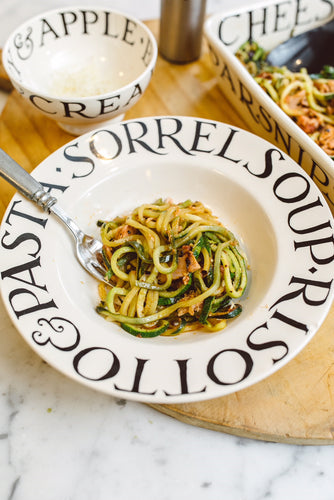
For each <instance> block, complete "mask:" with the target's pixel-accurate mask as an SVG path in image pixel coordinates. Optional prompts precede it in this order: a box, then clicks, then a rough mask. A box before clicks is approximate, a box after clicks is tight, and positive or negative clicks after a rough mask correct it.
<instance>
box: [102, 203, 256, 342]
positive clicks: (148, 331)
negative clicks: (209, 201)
mask: <svg viewBox="0 0 334 500" xmlns="http://www.w3.org/2000/svg"><path fill="white" fill-rule="evenodd" d="M97 224H98V226H99V227H100V231H101V239H102V242H103V249H102V254H101V259H100V260H101V263H102V264H103V265H104V267H105V270H106V274H105V277H106V279H107V280H108V281H109V283H110V286H108V285H105V284H102V283H101V284H100V285H99V295H100V299H101V300H100V304H99V305H98V306H97V308H96V310H97V312H98V313H99V314H100V315H102V316H103V317H104V318H105V319H106V320H109V321H116V322H118V323H119V324H120V326H121V327H122V328H123V329H124V330H126V331H127V332H129V333H131V334H132V335H135V336H138V337H156V336H158V335H164V336H166V335H167V336H168V335H169V336H170V335H176V334H179V333H180V332H181V331H189V330H199V329H200V330H205V331H208V332H215V331H219V330H222V329H223V328H225V326H226V325H227V323H228V320H230V319H232V318H235V317H236V316H238V315H239V314H240V313H241V311H242V307H241V305H240V304H236V303H235V302H234V299H239V298H240V297H241V296H242V295H243V294H244V292H245V289H246V286H247V261H246V257H245V255H244V254H243V252H242V251H241V249H240V246H239V243H238V241H237V240H236V238H235V237H234V235H233V234H232V233H231V232H230V231H229V230H228V229H226V228H225V227H224V226H223V225H222V224H221V223H220V222H219V220H218V219H217V217H215V216H214V215H213V214H212V212H211V211H210V210H209V209H208V208H206V207H205V206H204V205H203V204H202V203H200V202H198V201H196V202H192V201H190V200H187V201H185V202H183V203H178V204H174V203H173V202H172V201H169V200H157V201H156V202H155V203H152V204H144V205H141V206H140V207H138V208H136V209H135V210H134V211H133V212H132V213H131V214H130V215H128V216H124V217H117V218H115V219H114V220H112V221H98V223H97Z"/></svg>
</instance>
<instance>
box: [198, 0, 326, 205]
mask: <svg viewBox="0 0 334 500" xmlns="http://www.w3.org/2000/svg"><path fill="white" fill-rule="evenodd" d="M332 16H333V9H332V6H331V4H330V3H329V2H323V1H321V0H304V1H303V5H302V6H301V4H300V2H299V1H298V0H291V1H289V2H285V1H284V0H269V1H268V0H267V1H266V2H261V3H258V4H252V5H245V6H243V7H240V8H235V9H231V10H225V11H224V12H220V13H217V14H214V15H213V16H211V17H210V18H209V19H208V20H207V21H206V24H205V27H204V32H205V35H206V38H207V40H208V43H209V48H210V55H211V58H210V59H211V62H212V68H213V70H214V72H215V73H216V75H217V81H218V84H219V86H220V88H221V90H222V91H223V94H224V96H225V98H226V99H227V100H228V101H229V102H230V103H231V104H232V105H233V106H234V107H235V109H236V110H237V111H238V113H239V114H240V116H242V117H243V120H244V121H245V122H246V123H247V127H248V128H249V130H251V131H252V132H253V133H255V134H257V135H260V136H261V137H263V138H264V139H266V140H268V141H270V142H272V143H273V144H274V145H275V146H277V147H279V148H281V149H282V150H283V151H285V152H287V153H288V154H289V155H290V156H291V157H292V158H293V159H294V160H295V161H296V162H297V163H299V165H301V167H302V168H303V169H304V170H305V171H306V172H307V173H308V174H309V175H310V177H311V178H312V179H313V181H314V182H315V183H316V184H317V185H318V187H319V188H320V190H321V192H322V193H323V195H324V196H325V199H326V200H327V202H328V204H329V206H330V208H331V210H332V212H333V213H334V163H333V160H332V159H331V158H330V156H328V155H327V154H326V153H325V152H324V151H323V150H322V149H321V148H320V147H319V146H318V145H317V144H316V143H315V142H314V141H313V140H312V139H311V138H310V137H309V136H308V135H307V134H305V132H303V130H302V129H301V128H299V127H298V126H297V124H296V123H295V122H294V121H293V120H291V118H290V117H289V116H288V115H286V114H285V113H284V111H283V110H282V109H281V108H280V107H279V106H278V105H277V104H276V103H275V102H274V101H273V100H272V99H271V98H270V97H269V96H268V95H267V94H266V93H265V92H264V91H263V90H262V89H261V87H260V86H259V85H258V84H257V83H256V81H255V80H254V79H253V77H252V76H251V75H250V74H249V73H248V71H247V69H246V68H245V67H244V66H243V65H242V63H241V62H240V61H239V60H238V59H237V57H236V56H235V55H234V54H235V52H236V51H237V50H238V49H239V47H240V46H241V45H242V44H243V43H244V42H246V41H247V40H249V39H252V40H254V41H257V42H258V43H259V44H260V45H261V46H262V47H263V48H264V49H265V50H267V51H271V50H272V49H274V48H275V47H276V46H277V45H279V44H280V43H282V42H284V41H285V40H287V39H288V38H289V37H290V36H291V34H293V35H298V34H299V33H301V32H305V31H308V30H310V29H312V28H314V27H317V26H319V25H322V24H324V23H326V22H328V21H329V20H330V19H331V17H332ZM220 104H221V106H224V98H222V100H221V103H220Z"/></svg>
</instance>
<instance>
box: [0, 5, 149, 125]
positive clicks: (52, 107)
mask: <svg viewBox="0 0 334 500" xmlns="http://www.w3.org/2000/svg"><path fill="white" fill-rule="evenodd" d="M157 53H158V49H157V43H156V40H155V38H154V36H153V34H152V32H151V31H150V30H149V29H148V28H147V27H146V26H145V25H144V24H143V23H142V22H141V21H139V20H138V19H135V18H133V17H129V16H128V15H126V14H122V13H120V12H117V11H114V10H110V9H105V8H95V7H92V8H90V7H79V6H76V7H67V8H61V9H55V10H51V11H49V12H46V13H42V14H39V15H38V16H36V17H34V18H32V19H30V20H29V21H27V22H25V23H24V24H22V25H21V26H19V27H18V28H17V29H16V30H15V31H14V32H13V33H12V34H11V35H10V36H9V38H8V40H7V42H6V43H5V46H4V50H3V64H4V67H5V69H6V71H7V73H8V75H9V78H10V79H11V81H12V83H13V85H14V87H15V88H16V90H17V91H18V92H19V93H20V94H22V95H23V97H25V98H26V99H27V100H28V101H29V102H30V103H31V104H32V105H33V106H34V107H35V109H38V110H39V111H40V112H41V113H43V114H44V115H45V116H47V117H49V118H51V119H53V120H56V121H57V123H58V124H59V125H60V127H62V128H63V129H65V130H66V131H68V132H70V133H72V134H75V135H80V134H82V133H84V132H87V131H89V130H92V129H94V128H96V127H98V126H100V125H101V124H102V122H103V123H104V124H105V123H106V122H110V121H114V120H115V121H120V120H121V119H122V118H123V116H124V114H125V112H126V111H127V110H128V109H129V108H130V107H132V106H133V105H134V104H135V103H136V102H137V101H138V99H139V98H140V97H141V96H142V94H143V93H144V91H145V89H146V88H147V85H148V84H149V82H150V79H151V76H152V72H153V69H154V66H155V63H156V59H157Z"/></svg>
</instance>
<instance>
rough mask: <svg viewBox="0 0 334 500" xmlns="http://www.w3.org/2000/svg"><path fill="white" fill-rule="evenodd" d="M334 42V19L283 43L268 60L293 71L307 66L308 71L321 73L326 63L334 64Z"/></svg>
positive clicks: (272, 52)
mask: <svg viewBox="0 0 334 500" xmlns="http://www.w3.org/2000/svg"><path fill="white" fill-rule="evenodd" d="M333 42H334V19H332V20H331V21H330V22H328V23H326V24H323V25H322V26H320V27H318V28H314V29H312V30H309V31H305V32H304V33H301V34H300V35H297V36H294V37H291V38H289V39H288V40H286V41H285V42H283V43H281V44H280V45H278V46H277V47H275V48H274V49H273V50H272V51H271V52H270V53H269V55H268V58H267V61H268V63H269V64H270V65H272V66H287V68H288V69H290V70H291V71H296V72H298V71H300V69H301V68H307V70H308V73H319V72H320V70H321V68H322V67H323V66H324V65H330V66H334V51H333Z"/></svg>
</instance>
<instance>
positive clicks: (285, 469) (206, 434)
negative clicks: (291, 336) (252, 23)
mask: <svg viewBox="0 0 334 500" xmlns="http://www.w3.org/2000/svg"><path fill="white" fill-rule="evenodd" d="M243 1H244V2H245V1H246V0H243ZM81 3H82V4H87V5H90V2H89V1H87V2H85V1H81ZM236 3H242V0H238V1H237V2H236ZM66 4H68V2H66V1H61V0H59V1H57V0H31V1H30V2H22V1H20V0H1V3H0V46H3V43H4V41H5V39H6V37H7V35H8V34H9V33H10V31H11V30H12V29H13V28H14V27H15V26H16V25H17V24H19V23H20V22H22V21H24V20H25V19H27V18H29V17H31V16H32V15H34V14H37V13H38V12H41V11H43V10H47V9H49V8H53V7H57V6H58V5H66ZM99 4H100V5H103V4H105V5H108V6H109V7H115V8H117V9H119V10H122V11H125V12H128V13H130V14H133V15H136V16H138V17H140V18H142V19H148V18H157V17H158V16H159V6H160V3H159V1H158V0H142V2H140V3H139V2H137V0H126V1H125V0H118V1H113V0H109V1H108V2H106V1H104V2H103V1H100V2H99ZM224 4H225V5H227V4H228V2H227V0H211V1H210V0H208V10H209V11H210V12H213V11H215V10H220V9H223V8H224ZM0 102H1V101H0ZM333 455H334V448H333V447H332V446H322V447H321V446H294V445H287V444H277V443H267V442H261V441H255V440H251V439H243V438H239V437H235V436H231V435H226V434H222V433H218V432H215V431H210V430H207V429H203V428H197V427H194V426H191V425H187V424H185V423H182V422H179V421H177V420H175V419H173V418H171V417H168V416H166V415H163V414H161V413H159V412H157V411H156V410H154V409H152V408H150V407H148V406H146V405H145V404H140V403H135V402H131V401H125V400H121V399H115V398H113V397H110V396H107V395H104V394H100V393H97V392H93V391H92V390H90V389H88V388H86V387H84V386H81V385H79V384H77V383H75V382H73V381H71V380H69V379H67V378H65V377H64V376H63V375H62V374H60V373H58V372H57V371H55V370H54V369H53V368H51V367H49V366H48V365H47V364H46V363H45V362H44V361H43V360H41V359H40V358H39V357H38V356H37V355H36V354H35V353H34V352H33V351H32V350H31V349H30V348H29V347H28V345H26V344H25V342H24V341H23V339H22V338H21V337H20V335H19V334H18V333H17V331H16V330H15V329H14V327H13V326H12V324H11V322H10V320H9V318H8V316H7V314H6V312H5V309H4V307H3V305H2V303H1V302H0V499H1V500H92V499H94V500H110V499H117V500H130V499H132V498H136V499H138V500H144V499H145V500H157V499H159V500H170V499H172V498H173V499H183V500H188V499H189V500H190V499H191V500H202V499H203V500H219V499H222V498H225V499H227V500H262V499H263V500H264V499H269V498H270V499H271V500H282V499H294V500H301V499H303V500H313V499H317V500H332V499H333V496H334V485H333V476H332V463H333Z"/></svg>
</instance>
